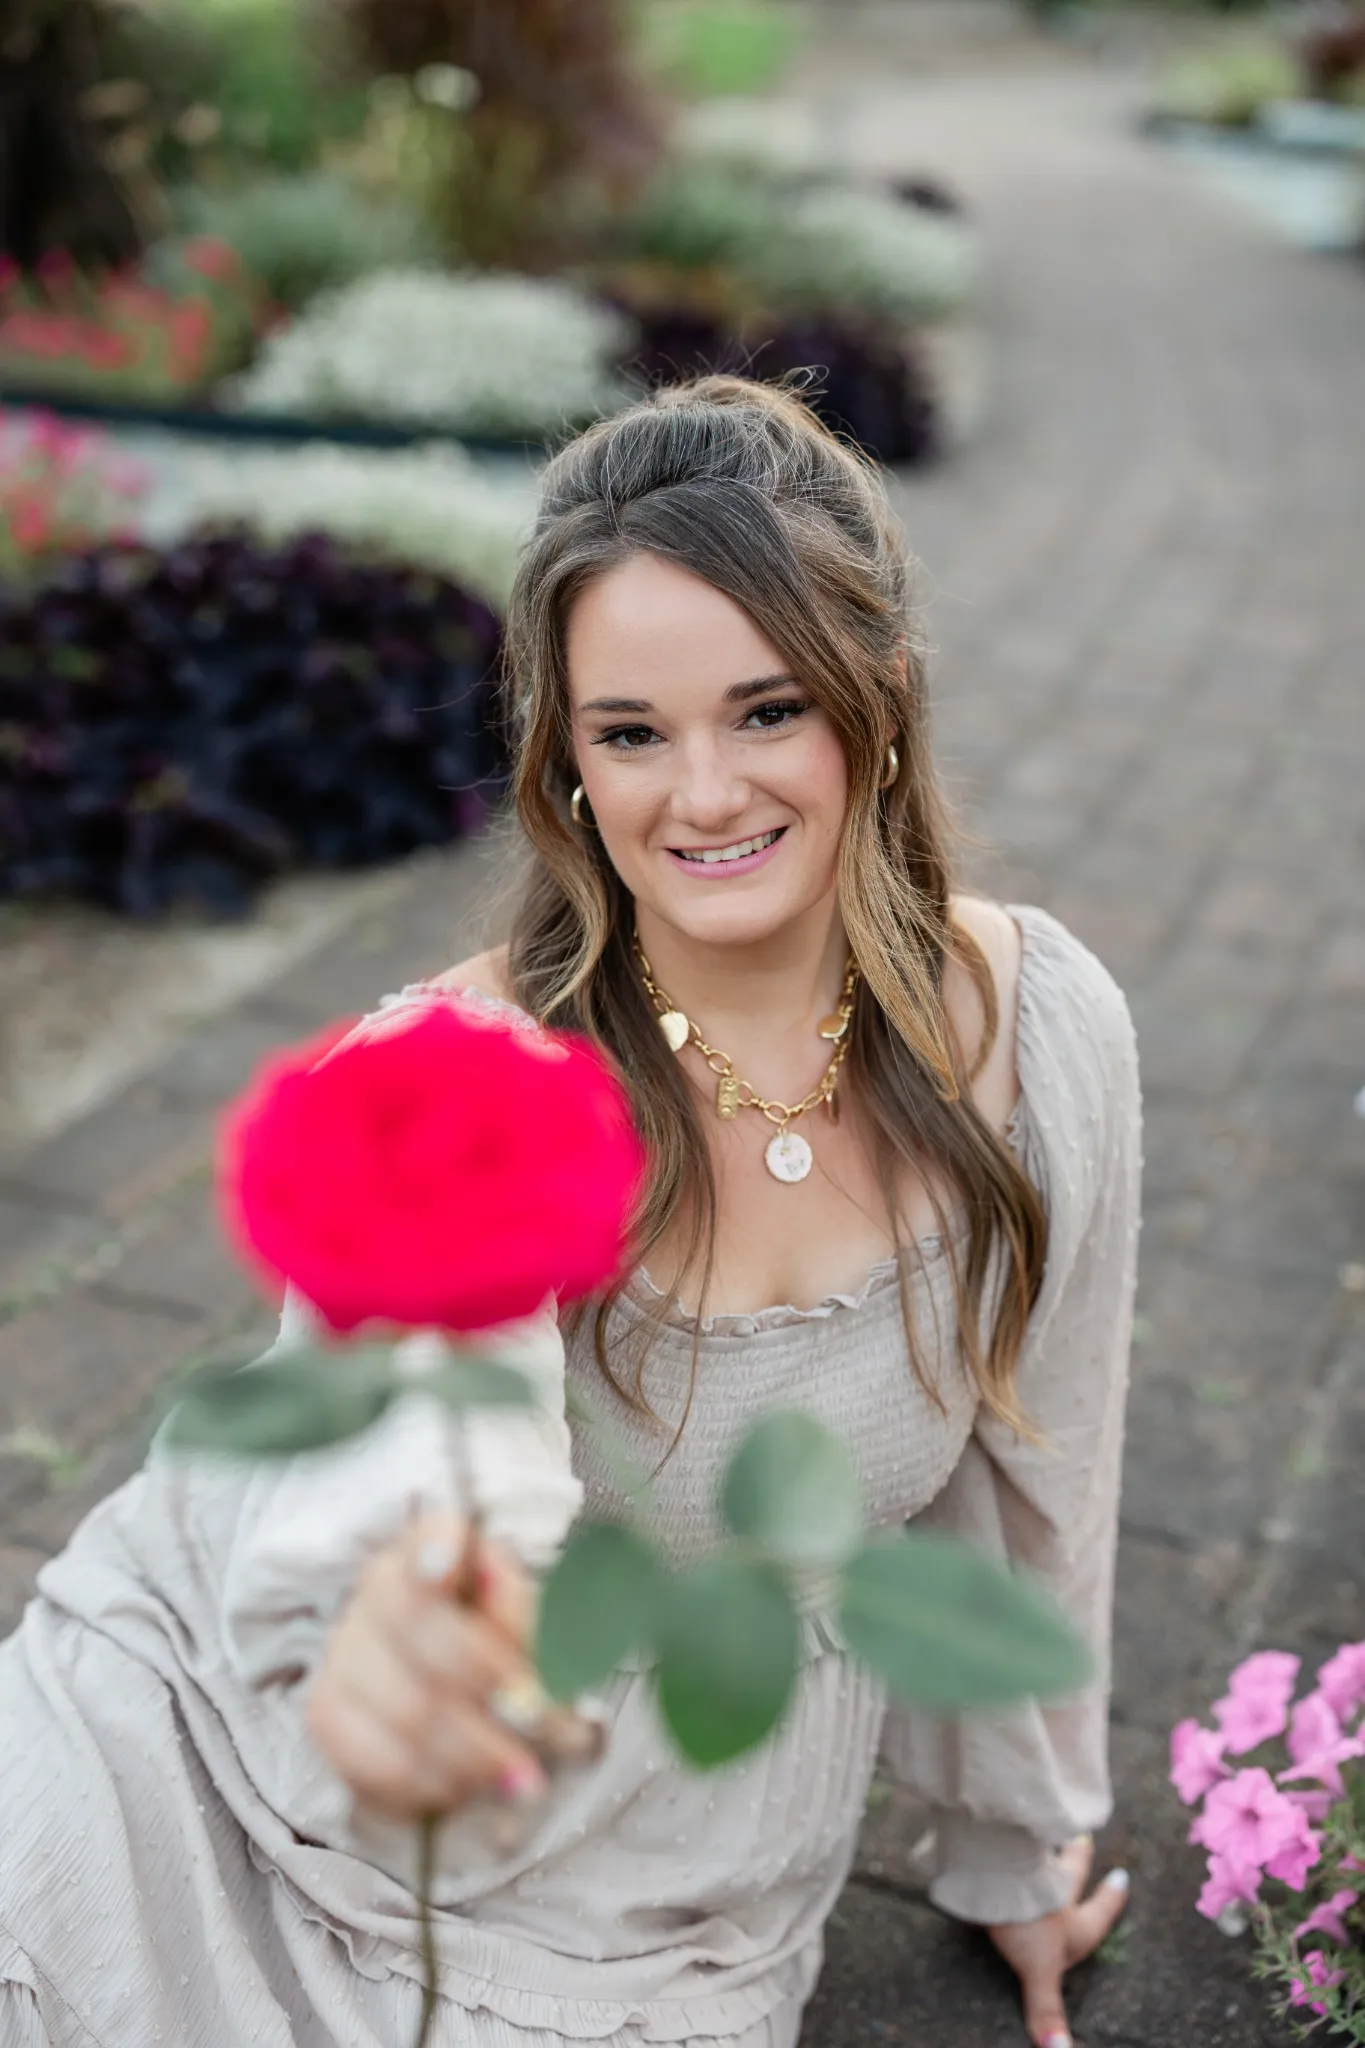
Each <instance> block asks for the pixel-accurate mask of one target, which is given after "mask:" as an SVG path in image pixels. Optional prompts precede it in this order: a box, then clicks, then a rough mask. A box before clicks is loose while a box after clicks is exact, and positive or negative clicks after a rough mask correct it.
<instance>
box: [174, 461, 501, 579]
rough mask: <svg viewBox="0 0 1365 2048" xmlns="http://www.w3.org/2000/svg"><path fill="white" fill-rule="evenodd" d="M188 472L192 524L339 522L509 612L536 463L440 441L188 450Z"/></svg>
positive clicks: (282, 533)
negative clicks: (492, 467) (487, 456)
mask: <svg viewBox="0 0 1365 2048" xmlns="http://www.w3.org/2000/svg"><path fill="white" fill-rule="evenodd" d="M177 481H178V484H179V489H178V492H177V518H176V523H177V525H179V526H180V527H181V528H184V527H189V526H195V525H198V524H200V523H201V522H203V521H206V520H207V521H213V522H217V521H225V522H233V523H235V522H237V521H242V522H244V523H245V524H247V525H249V526H250V527H251V528H252V530H253V531H254V532H256V533H259V534H261V535H263V536H264V537H265V538H266V539H269V540H285V539H287V538H288V537H289V536H290V535H292V534H296V533H317V532H322V533H330V534H332V535H334V536H335V537H336V538H337V539H339V540H347V541H354V542H356V543H357V544H359V545H361V546H374V547H381V548H383V549H384V551H385V552H386V553H388V554H392V555H396V556H398V557H399V558H401V559H402V560H403V561H406V562H411V563H414V564H417V565H420V566H421V567H423V568H428V569H434V570H436V571H438V572H439V573H440V574H442V575H446V576H453V577H454V578H455V579H456V580H457V581H458V582H460V583H463V584H465V585H466V586H467V587H468V588H469V589H470V590H472V591H474V592H475V593H476V594H477V595H478V596H480V597H482V598H484V599H485V600H486V601H487V602H488V603H490V604H492V605H493V606H494V607H495V608H496V609H498V610H499V611H500V610H501V609H502V608H503V606H504V605H505V603H506V601H507V595H508V592H509V591H510V589H511V587H512V577H513V575H514V573H515V569H516V560H517V554H518V551H519V549H520V547H521V544H522V541H523V540H524V539H525V537H526V535H527V533H528V532H529V530H530V527H531V522H532V520H533V518H534V516H535V504H536V493H535V484H534V479H533V476H532V473H531V471H530V469H529V468H527V469H526V470H525V471H524V472H523V471H521V470H520V469H519V468H517V467H516V466H515V465H513V468H512V473H511V474H509V475H506V476H503V475H496V474H490V473H489V471H488V470H487V469H486V468H485V467H483V466H482V465H480V464H477V463H475V462H474V461H472V460H471V458H470V457H469V456H468V455H466V454H465V453H464V452H463V450H461V449H459V448H454V447H451V446H450V445H449V444H448V443H439V442H438V443H431V444H428V445H424V446H422V447H419V448H413V449H400V450H393V451H388V450H384V451H375V450H371V449H353V448H340V447H337V446H336V445H335V444H334V443H331V442H324V441H316V442H310V443H309V444H308V445H307V446H305V447H303V448H298V449H288V450H285V449H271V450H268V451H266V450H259V451H257V450H253V451H250V452H236V451H234V452H233V453H232V454H230V455H226V454H220V453H216V452H215V453H207V452H197V453H194V454H189V453H186V454H185V455H184V456H183V457H182V467H181V469H180V473H179V476H178V479H177Z"/></svg>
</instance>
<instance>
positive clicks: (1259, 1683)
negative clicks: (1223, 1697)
mask: <svg viewBox="0 0 1365 2048" xmlns="http://www.w3.org/2000/svg"><path fill="white" fill-rule="evenodd" d="M1302 1662H1303V1659H1302V1658H1301V1657H1295V1656H1293V1655H1292V1654H1291V1653H1290V1651H1288V1650H1257V1652H1256V1653H1255V1655H1254V1656H1251V1657H1244V1658H1243V1659H1242V1662H1241V1663H1240V1664H1238V1665H1236V1666H1235V1667H1234V1668H1233V1670H1231V1671H1230V1672H1229V1673H1228V1691H1229V1692H1230V1693H1234V1694H1241V1693H1253V1692H1278V1693H1282V1694H1283V1696H1284V1698H1285V1699H1286V1701H1287V1700H1289V1699H1291V1698H1292V1696H1293V1692H1294V1687H1295V1686H1296V1685H1297V1684H1298V1682H1299V1666H1300V1665H1301V1664H1302Z"/></svg>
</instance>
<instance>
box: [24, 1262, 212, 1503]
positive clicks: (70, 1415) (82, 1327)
mask: <svg viewBox="0 0 1365 2048" xmlns="http://www.w3.org/2000/svg"><path fill="white" fill-rule="evenodd" d="M213 1334H214V1333H213V1328H212V1325H211V1324H210V1322H209V1321H208V1319H207V1318H201V1319H200V1320H199V1321H197V1322H190V1321H188V1320H187V1319H186V1317H185V1316H184V1315H181V1314H177V1313H175V1312H167V1311H165V1310H160V1311H158V1310H155V1309H152V1308H148V1307H137V1308H134V1307H131V1306H127V1305H125V1304H122V1303H118V1302H114V1301H111V1300H108V1299H105V1298H102V1297H101V1296H100V1295H99V1294H98V1293H97V1292H94V1291H92V1290H91V1289H89V1288H78V1289H76V1290H74V1291H73V1292H71V1293H70V1294H67V1295H63V1296H62V1297H60V1298H59V1299H57V1300H54V1301H50V1302H44V1303H43V1304H42V1305H41V1306H40V1307H37V1308H34V1309H31V1310H29V1311H28V1313H26V1314H24V1315H20V1316H17V1317H15V1319H14V1320H13V1321H12V1322H8V1323H5V1324H3V1325H0V1436H3V1435H5V1434H7V1433H8V1432H9V1431H11V1430H15V1429H23V1428H28V1429H36V1430H40V1431H43V1432H44V1433H46V1434H47V1435H49V1436H50V1437H52V1438H53V1439H54V1440H55V1442H56V1443H57V1445H59V1446H60V1448H61V1450H62V1451H63V1452H65V1453H69V1454H71V1455H74V1456H84V1455H86V1454H88V1453H90V1452H93V1451H94V1450H96V1449H97V1448H98V1447H99V1445H100V1444H101V1443H103V1442H105V1441H106V1440H107V1439H108V1438H110V1437H111V1436H112V1435H114V1434H115V1433H116V1432H117V1431H118V1429H119V1428H120V1427H121V1426H122V1425H125V1424H126V1423H128V1422H129V1421H130V1419H131V1418H133V1417H134V1416H136V1415H138V1414H140V1413H141V1412H142V1410H143V1409H144V1408H145V1407H146V1405H147V1403H148V1402H149V1401H150V1400H151V1399H152V1397H153V1395H154V1394H155V1393H156V1391H157V1389H158V1388H159V1387H161V1386H162V1385H163V1384H164V1383H165V1381H166V1380H167V1379H168V1378H169V1376H170V1375H171V1374H172V1373H173V1372H174V1371H175V1370H176V1369H177V1368H178V1367H179V1366H180V1365H181V1364H182V1362H183V1361H184V1360H185V1359H186V1358H188V1357H190V1356H191V1355H192V1354H193V1353H194V1352H195V1351H196V1350H197V1348H198V1347H199V1346H200V1345H201V1344H202V1343H206V1342H208V1341H210V1339H211V1336H212V1335H213ZM3 1512H4V1502H3V1500H0V1514H3Z"/></svg>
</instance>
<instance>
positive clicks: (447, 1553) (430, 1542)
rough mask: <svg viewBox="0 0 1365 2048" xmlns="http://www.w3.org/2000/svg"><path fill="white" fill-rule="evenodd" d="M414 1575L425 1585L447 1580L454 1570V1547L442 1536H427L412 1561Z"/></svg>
mask: <svg viewBox="0 0 1365 2048" xmlns="http://www.w3.org/2000/svg"><path fill="white" fill-rule="evenodd" d="M412 1569H413V1572H414V1575H415V1576H416V1577H417V1578H419V1579H421V1580H422V1581H423V1582H424V1583H425V1584H427V1585H436V1584H438V1583H439V1581H440V1580H442V1579H445V1578H449V1576H450V1574H451V1573H452V1572H453V1571H454V1569H455V1546H454V1544H453V1543H451V1542H450V1541H449V1540H448V1538H446V1537H444V1536H429V1537H428V1538H427V1540H426V1542H425V1543H422V1544H420V1545H419V1546H418V1550H417V1555H416V1557H415V1558H414V1559H413V1562H412Z"/></svg>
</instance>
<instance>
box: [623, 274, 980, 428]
mask: <svg viewBox="0 0 1365 2048" xmlns="http://www.w3.org/2000/svg"><path fill="white" fill-rule="evenodd" d="M631 313H632V317H633V318H634V320H635V323H636V326H637V329H638V330H639V333H640V343H639V347H638V349H637V350H636V352H635V354H634V355H633V356H632V358H631V359H630V361H629V363H628V364H627V366H626V367H627V368H628V369H629V370H630V372H631V373H632V374H633V375H634V376H636V377H639V378H640V379H642V381H643V382H644V383H646V384H647V385H650V386H653V385H656V384H667V383H673V382H675V381H676V380H677V379H678V378H680V377H688V376H694V375H696V374H697V373H698V372H701V371H707V370H722V371H729V372H739V373H740V374H742V375H744V376H748V377H759V378H762V379H763V380H764V381H765V382H778V381H779V380H783V379H786V378H790V377H793V376H796V377H799V378H800V379H801V380H802V382H803V385H804V390H805V396H806V398H807V399H808V400H809V402H810V403H811V405H813V406H814V408H815V410H816V412H817V413H818V414H819V415H820V417H821V418H822V419H823V420H824V421H826V423H827V424H828V425H829V426H831V427H833V428H834V430H835V432H836V433H840V434H844V435H846V436H848V437H849V438H850V439H852V440H854V441H856V442H857V443H858V445H859V447H861V448H862V449H864V450H865V451H866V453H867V454H869V455H872V456H875V457H876V458H877V460H878V461H881V462H886V463H906V464H909V463H917V462H926V461H929V460H931V459H932V458H933V457H934V456H936V455H938V454H939V453H940V452H941V449H940V428H939V413H938V407H937V403H936V399H935V394H934V390H933V386H932V383H931V381H930V378H929V375H928V372H927V370H926V369H925V367H924V365H923V363H922V361H921V360H920V358H919V356H918V355H917V354H916V353H915V349H914V345H913V342H912V341H907V338H906V336H905V335H904V334H902V333H898V332H895V331H894V330H892V329H891V328H889V327H883V326H881V325H880V323H878V322H876V321H873V320H869V319H867V318H854V317H850V318H847V319H842V320H841V319H839V318H837V317H833V316H830V315H824V314H810V315H808V316H806V317H804V318H802V317H799V316H793V317H791V318H788V319H786V320H781V321H776V320H774V321H759V322H754V323H747V324H745V325H744V326H743V327H741V328H739V329H738V330H736V328H735V327H734V326H732V325H731V324H730V323H729V322H726V321H722V320H718V319H715V318H713V317H711V316H710V315H709V314H706V313H704V312H699V311H696V310H693V309H688V308H667V307H655V308H651V309H648V310H645V311H643V312H642V311H641V309H640V308H639V307H638V306H635V307H632V308H631Z"/></svg>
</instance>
